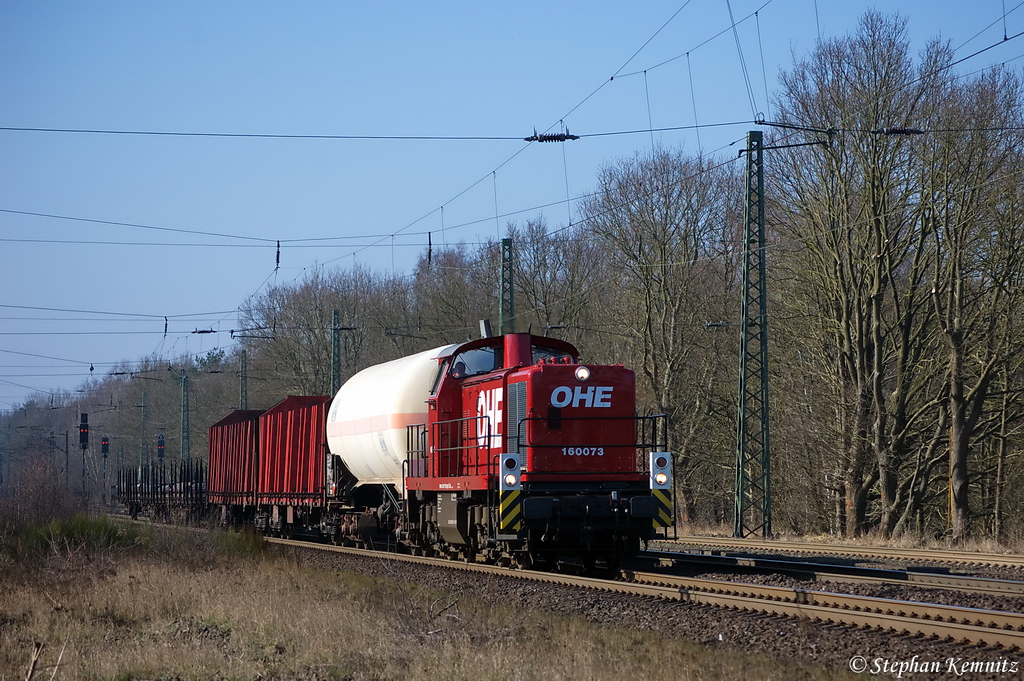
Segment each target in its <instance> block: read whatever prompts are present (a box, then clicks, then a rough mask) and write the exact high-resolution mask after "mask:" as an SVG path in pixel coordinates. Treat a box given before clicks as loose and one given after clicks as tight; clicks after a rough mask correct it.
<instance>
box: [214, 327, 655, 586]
mask: <svg viewBox="0 0 1024 681" xmlns="http://www.w3.org/2000/svg"><path fill="white" fill-rule="evenodd" d="M329 401H330V408H329V409H328V408H327V403H328V402H329ZM665 425H666V424H665V418H664V417H663V416H638V415H637V413H636V388H635V377H634V374H633V372H632V371H631V370H629V369H626V368H625V367H623V366H620V365H587V364H580V363H579V356H578V352H577V351H576V349H575V348H574V347H573V346H572V345H570V344H568V343H565V342H563V341H559V340H556V339H551V338H544V337H539V336H532V335H530V334H508V335H505V336H498V337H491V338H482V339H479V340H475V341H471V342H468V343H464V344H461V345H450V346H445V347H442V348H436V349H434V350H429V351H426V352H422V353H418V354H416V355H412V356H409V357H404V358H401V359H397V360H394V361H391V362H386V363H384V364H380V365H377V366H373V367H370V368H368V369H365V370H364V371H361V372H359V373H358V374H356V375H355V376H353V377H352V378H351V379H350V380H349V381H348V382H346V383H345V385H344V386H342V388H341V389H340V390H339V391H338V394H337V395H336V396H335V397H334V398H333V400H330V398H327V397H289V398H287V399H286V400H284V401H283V402H281V403H280V404H278V405H276V406H275V407H273V408H272V409H270V410H269V411H267V412H263V413H260V412H252V411H237V412H234V413H233V414H231V415H229V416H228V417H226V418H225V419H223V420H221V421H220V422H218V423H217V424H215V425H214V426H212V427H211V429H210V452H209V470H210V474H209V482H208V487H207V497H208V500H209V502H210V504H212V505H214V506H215V507H217V508H219V511H220V513H221V516H222V518H224V519H225V520H232V521H236V522H237V521H245V522H250V523H253V524H254V525H255V526H256V528H257V529H259V530H261V531H264V532H268V533H272V534H287V535H290V534H293V533H296V532H303V533H307V534H314V535H317V536H320V537H323V538H327V539H329V540H331V541H334V542H338V543H358V544H360V545H382V544H383V545H387V546H389V547H391V548H397V549H398V550H408V551H413V552H417V553H430V554H437V555H449V556H452V557H459V558H462V559H466V560H483V561H486V562H493V563H504V564H513V563H514V564H518V565H522V566H536V567H543V566H551V565H553V564H554V563H555V562H556V561H558V560H571V561H579V562H582V563H583V564H584V565H593V564H594V563H596V562H602V563H604V564H607V565H613V564H615V563H617V561H618V560H619V558H620V557H622V556H623V555H625V554H628V553H630V552H633V551H635V550H637V549H638V548H639V545H640V542H641V541H646V540H648V539H650V538H652V537H654V536H655V535H656V534H658V533H660V532H662V531H664V528H667V527H669V526H670V525H671V523H672V517H673V513H672V497H671V487H672V457H671V454H669V453H668V452H667V451H666V446H665V430H666V429H665Z"/></svg>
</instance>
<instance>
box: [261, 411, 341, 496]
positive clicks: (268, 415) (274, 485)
mask: <svg viewBox="0 0 1024 681" xmlns="http://www.w3.org/2000/svg"><path fill="white" fill-rule="evenodd" d="M330 399H331V398H330V397H328V396H316V397H297V396H290V397H287V398H285V399H284V400H282V401H281V402H279V403H277V404H276V405H274V406H273V407H272V408H270V409H269V410H268V411H266V412H264V413H263V415H262V416H260V421H259V431H260V450H259V451H260V455H259V461H258V462H257V465H256V499H257V501H258V502H259V503H261V504H282V505H302V504H309V503H310V502H312V501H315V500H316V499H319V498H320V496H321V495H322V494H323V487H324V479H325V477H324V476H325V471H324V453H325V452H326V451H327V450H326V449H325V444H326V441H327V428H326V425H327V409H328V403H329V402H330Z"/></svg>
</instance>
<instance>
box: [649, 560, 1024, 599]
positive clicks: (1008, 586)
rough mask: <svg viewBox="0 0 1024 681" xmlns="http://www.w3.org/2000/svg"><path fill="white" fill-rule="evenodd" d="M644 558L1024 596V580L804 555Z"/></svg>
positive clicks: (659, 563) (661, 563)
mask: <svg viewBox="0 0 1024 681" xmlns="http://www.w3.org/2000/svg"><path fill="white" fill-rule="evenodd" d="M641 558H646V559H648V560H650V561H651V562H652V563H653V564H654V565H655V566H656V567H660V568H673V569H679V568H693V567H701V568H709V569H710V568H724V569H728V570H738V571H750V572H759V573H767V574H786V575H790V576H792V577H796V578H798V579H806V580H813V581H819V582H841V583H850V584H891V585H895V586H914V587H921V588H925V589H945V590H948V591H958V592H961V593H974V594H991V595H994V596H1024V582H1022V581H1014V580H1004V579H992V578H989V577H974V576H971V575H958V574H952V573H940V572H930V571H918V570H892V569H883V568H870V567H861V566H857V565H830V564H826V563H816V562H810V561H805V560H800V559H788V560H787V559H778V558H761V557H757V556H746V555H737V556H718V555H706V554H693V553H685V554H682V555H680V553H679V552H672V551H648V552H645V553H644V554H642V556H641Z"/></svg>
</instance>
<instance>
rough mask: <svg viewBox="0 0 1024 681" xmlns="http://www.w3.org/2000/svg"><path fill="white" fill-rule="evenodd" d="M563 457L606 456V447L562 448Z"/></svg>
mask: <svg viewBox="0 0 1024 681" xmlns="http://www.w3.org/2000/svg"><path fill="white" fill-rule="evenodd" d="M562 456H604V447H562Z"/></svg>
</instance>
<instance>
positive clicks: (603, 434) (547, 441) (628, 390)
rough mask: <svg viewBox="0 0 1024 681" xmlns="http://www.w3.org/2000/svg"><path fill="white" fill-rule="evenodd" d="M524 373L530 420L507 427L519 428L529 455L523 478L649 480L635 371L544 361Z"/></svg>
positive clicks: (516, 437) (516, 435)
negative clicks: (640, 467)
mask: <svg viewBox="0 0 1024 681" xmlns="http://www.w3.org/2000/svg"><path fill="white" fill-rule="evenodd" d="M577 369H580V371H579V372H577ZM521 377H522V378H523V382H525V384H526V409H525V413H524V416H525V418H520V419H519V423H516V424H512V423H510V424H508V428H509V429H510V430H513V431H516V432H514V433H512V440H513V443H515V442H517V441H518V445H519V450H520V451H524V450H525V452H526V455H527V456H526V470H525V471H524V475H523V482H530V481H532V482H539V481H541V480H546V481H556V480H557V481H560V482H567V481H583V480H589V481H597V480H611V479H614V480H629V481H638V480H642V479H643V478H644V473H642V472H637V460H636V442H637V432H636V427H637V424H636V418H635V417H636V412H635V410H634V405H635V404H636V377H635V375H634V373H633V372H632V371H630V370H629V369H626V368H624V367H621V366H615V365H611V366H586V365H579V364H574V363H568V362H564V363H563V362H556V363H547V362H545V363H542V364H538V365H535V366H532V367H530V368H528V369H525V370H523V371H521V372H519V373H517V374H516V377H515V380H516V381H517V382H518V381H519V380H520V378H521ZM581 377H583V378H581ZM513 385H515V384H513ZM519 390H520V391H521V390H522V389H519ZM512 392H513V393H515V392H516V389H515V388H513V389H512Z"/></svg>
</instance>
